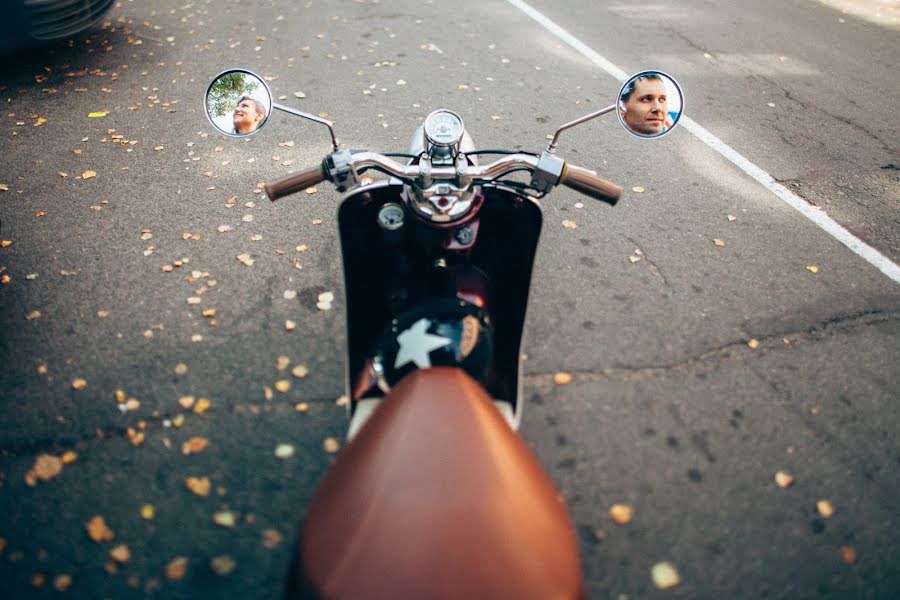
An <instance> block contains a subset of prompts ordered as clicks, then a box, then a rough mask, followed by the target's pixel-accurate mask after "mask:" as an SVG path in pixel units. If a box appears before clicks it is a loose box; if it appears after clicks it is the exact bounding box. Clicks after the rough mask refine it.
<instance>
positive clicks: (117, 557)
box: [109, 544, 131, 564]
mask: <svg viewBox="0 0 900 600" xmlns="http://www.w3.org/2000/svg"><path fill="white" fill-rule="evenodd" d="M109 557H110V558H111V559H113V560H114V561H116V562H117V563H119V564H125V563H127V562H128V561H129V560H131V552H130V551H129V550H128V546H126V545H125V544H119V545H118V546H116V547H115V548H113V549H112V550H110V551H109Z"/></svg>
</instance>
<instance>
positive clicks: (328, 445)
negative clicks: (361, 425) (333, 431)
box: [322, 437, 341, 454]
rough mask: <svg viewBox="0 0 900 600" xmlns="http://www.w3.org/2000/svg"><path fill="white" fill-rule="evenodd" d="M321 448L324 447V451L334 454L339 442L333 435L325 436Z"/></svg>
mask: <svg viewBox="0 0 900 600" xmlns="http://www.w3.org/2000/svg"><path fill="white" fill-rule="evenodd" d="M322 448H324V449H325V452H327V453H328V454H334V453H335V452H337V451H338V450H340V448H341V443H340V442H338V441H337V440H336V439H335V438H333V437H329V438H325V441H323V442H322Z"/></svg>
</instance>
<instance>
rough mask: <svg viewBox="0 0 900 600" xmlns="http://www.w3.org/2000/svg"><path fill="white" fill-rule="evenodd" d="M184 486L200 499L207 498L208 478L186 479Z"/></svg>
mask: <svg viewBox="0 0 900 600" xmlns="http://www.w3.org/2000/svg"><path fill="white" fill-rule="evenodd" d="M184 485H186V486H187V489H189V490H190V491H191V492H193V493H194V494H196V495H197V496H200V497H201V498H206V497H207V496H209V490H210V487H211V485H210V482H209V477H188V478H187V479H185V480H184Z"/></svg>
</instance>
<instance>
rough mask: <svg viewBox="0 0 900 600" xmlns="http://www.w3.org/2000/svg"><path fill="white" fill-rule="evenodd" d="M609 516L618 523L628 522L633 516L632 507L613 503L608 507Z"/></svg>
mask: <svg viewBox="0 0 900 600" xmlns="http://www.w3.org/2000/svg"><path fill="white" fill-rule="evenodd" d="M609 516H610V517H612V520H613V521H615V522H616V523H617V524H619V525H625V524H626V523H630V522H631V519H632V518H634V508H632V507H631V506H628V505H627V504H613V505H612V506H611V507H610V508H609Z"/></svg>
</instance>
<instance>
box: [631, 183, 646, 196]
mask: <svg viewBox="0 0 900 600" xmlns="http://www.w3.org/2000/svg"><path fill="white" fill-rule="evenodd" d="M631 191H632V192H635V193H636V194H643V193H644V192H645V191H646V190H644V188H642V187H641V186H639V185H636V186H634V187H633V188H631Z"/></svg>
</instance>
